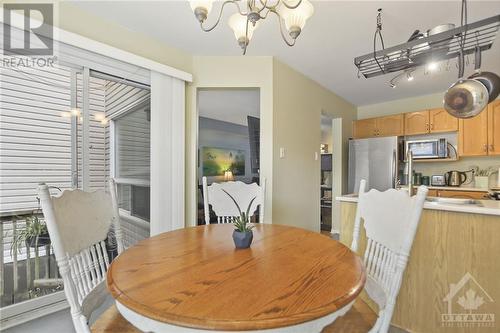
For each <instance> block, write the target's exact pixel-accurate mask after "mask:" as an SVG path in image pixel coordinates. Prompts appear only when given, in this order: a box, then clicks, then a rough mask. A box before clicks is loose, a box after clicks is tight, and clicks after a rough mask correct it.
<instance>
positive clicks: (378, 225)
mask: <svg viewBox="0 0 500 333" xmlns="http://www.w3.org/2000/svg"><path fill="white" fill-rule="evenodd" d="M365 187H366V182H365V180H362V181H361V184H360V187H359V199H358V207H357V211H356V216H355V220H354V231H353V240H352V245H351V249H352V250H353V251H357V250H358V243H359V234H360V227H361V220H363V222H364V223H363V225H364V228H365V231H366V238H367V244H366V250H365V253H364V264H365V268H366V273H367V280H366V284H365V291H366V293H367V294H368V296H369V297H370V298H371V299H372V300H373V301H375V303H377V305H378V307H379V313H378V318H377V320H376V322H375V325H374V326H373V328H372V329H371V330H370V332H387V331H388V329H389V326H390V323H391V318H392V314H393V312H394V306H395V304H396V298H397V296H398V293H399V289H400V287H401V283H402V279H403V273H404V271H405V269H406V265H407V263H408V257H409V255H410V250H411V247H412V244H413V240H414V238H415V234H416V232H417V227H418V224H419V221H420V215H421V213H422V209H423V206H424V202H425V197H426V196H427V188H426V187H425V186H420V187H419V188H418V191H417V194H416V195H415V196H412V197H410V196H409V195H408V193H407V192H405V191H401V190H399V191H398V190H395V189H390V190H388V191H385V192H379V191H377V190H371V191H369V192H365Z"/></svg>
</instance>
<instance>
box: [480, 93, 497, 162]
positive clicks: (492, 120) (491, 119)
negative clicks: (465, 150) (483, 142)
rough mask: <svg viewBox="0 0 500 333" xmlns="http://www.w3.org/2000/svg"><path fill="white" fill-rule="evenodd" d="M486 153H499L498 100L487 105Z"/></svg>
mask: <svg viewBox="0 0 500 333" xmlns="http://www.w3.org/2000/svg"><path fill="white" fill-rule="evenodd" d="M483 113H484V111H483ZM488 155H500V100H497V101H493V102H491V103H490V104H489V105H488Z"/></svg>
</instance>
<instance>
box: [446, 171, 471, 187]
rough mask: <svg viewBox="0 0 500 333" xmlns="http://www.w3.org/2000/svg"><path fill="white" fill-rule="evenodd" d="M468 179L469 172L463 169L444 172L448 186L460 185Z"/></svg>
mask: <svg viewBox="0 0 500 333" xmlns="http://www.w3.org/2000/svg"><path fill="white" fill-rule="evenodd" d="M466 180H467V174H466V173H465V172H462V171H456V170H454V171H448V172H446V173H445V174H444V182H445V183H446V186H460V185H462V184H463V183H465V181H466Z"/></svg>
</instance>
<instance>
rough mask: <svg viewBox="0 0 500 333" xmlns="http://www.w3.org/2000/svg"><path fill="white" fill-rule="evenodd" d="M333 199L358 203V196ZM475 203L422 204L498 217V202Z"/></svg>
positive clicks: (499, 205)
mask: <svg viewBox="0 0 500 333" xmlns="http://www.w3.org/2000/svg"><path fill="white" fill-rule="evenodd" d="M335 199H336V200H337V201H340V202H358V195H357V194H347V195H344V196H340V197H336V198H335ZM476 201H477V202H478V203H479V204H477V205H469V204H467V205H460V204H450V203H442V202H428V201H426V202H425V204H424V209H430V210H444V211H448V212H458V213H472V214H484V215H496V216H500V201H498V200H476Z"/></svg>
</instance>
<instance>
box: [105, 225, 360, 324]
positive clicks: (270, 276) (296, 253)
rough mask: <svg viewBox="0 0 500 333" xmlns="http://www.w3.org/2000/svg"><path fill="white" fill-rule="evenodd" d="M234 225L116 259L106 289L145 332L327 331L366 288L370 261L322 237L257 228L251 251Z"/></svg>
mask: <svg viewBox="0 0 500 333" xmlns="http://www.w3.org/2000/svg"><path fill="white" fill-rule="evenodd" d="M233 230H234V226H233V225H232V224H212V225H207V226H198V227H192V228H185V229H180V230H175V231H171V232H166V233H163V234H160V235H158V236H155V237H151V238H148V239H145V240H142V241H141V242H139V243H138V244H137V245H135V246H133V247H131V248H129V249H127V250H126V251H124V252H123V253H122V254H120V255H119V256H118V258H116V259H115V260H114V261H113V262H112V264H111V267H110V268H109V270H108V275H107V287H108V289H109V291H110V292H111V294H112V296H113V297H114V298H115V300H116V306H117V308H118V310H119V311H120V313H121V314H122V315H123V316H124V317H125V319H127V320H128V321H129V322H131V323H132V324H133V325H134V326H136V327H137V328H138V329H140V330H142V331H145V332H157V333H163V332H176V333H177V332H179V333H183V332H203V331H206V330H211V331H246V332H248V331H251V332H260V331H264V332H273V333H274V332H308V333H309V332H320V331H321V330H322V328H323V327H324V326H326V325H328V324H330V323H331V322H333V321H334V320H335V319H336V318H337V317H339V316H341V315H343V314H344V313H345V312H347V311H348V310H349V308H350V307H351V305H352V303H353V302H354V300H355V298H356V296H357V295H358V294H359V293H360V292H361V290H362V289H363V286H364V283H365V279H366V276H365V270H364V268H363V264H362V262H361V259H360V258H359V257H358V256H357V255H356V254H355V253H354V252H352V251H351V250H350V249H349V248H348V247H346V246H344V245H343V244H341V243H340V242H338V241H335V240H332V239H330V238H329V237H326V236H324V235H321V234H319V233H315V232H311V231H307V230H304V229H299V228H294V227H289V226H283V225H276V224H256V225H255V228H254V229H253V233H254V238H253V243H252V245H251V247H250V248H248V249H236V248H235V247H234V243H233V239H232V232H233Z"/></svg>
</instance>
